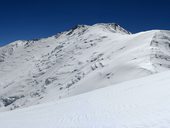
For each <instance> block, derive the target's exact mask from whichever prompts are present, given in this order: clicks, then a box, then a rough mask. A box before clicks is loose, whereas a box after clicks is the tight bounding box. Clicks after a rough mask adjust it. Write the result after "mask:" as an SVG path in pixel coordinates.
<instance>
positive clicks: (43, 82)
mask: <svg viewBox="0 0 170 128" xmlns="http://www.w3.org/2000/svg"><path fill="white" fill-rule="evenodd" d="M169 51H170V31H163V30H152V31H146V32H140V33H136V34H131V33H130V32H128V31H127V30H125V29H123V28H122V27H120V26H119V25H117V24H115V23H108V24H107V23H100V24H95V25H92V26H89V25H77V26H76V27H74V28H72V29H71V30H68V31H65V32H62V33H59V34H57V35H54V36H51V37H49V38H43V39H34V40H27V41H22V40H20V41H15V42H13V43H11V44H8V45H6V46H3V47H0V111H7V110H13V109H16V108H21V107H27V106H31V105H35V104H40V103H44V102H49V101H54V100H59V99H62V98H65V97H69V96H73V95H76V94H81V93H84V92H88V91H91V90H94V89H98V88H102V87H106V86H109V85H113V84H116V83H120V82H123V81H127V80H132V79H136V78H140V77H143V76H148V75H151V74H154V73H158V72H162V71H167V70H169V68H170V52H169Z"/></svg>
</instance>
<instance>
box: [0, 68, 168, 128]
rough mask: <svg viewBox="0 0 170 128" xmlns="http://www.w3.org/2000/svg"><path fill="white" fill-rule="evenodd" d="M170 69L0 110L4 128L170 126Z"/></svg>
mask: <svg viewBox="0 0 170 128" xmlns="http://www.w3.org/2000/svg"><path fill="white" fill-rule="evenodd" d="M169 78H170V71H168V72H163V73H159V74H156V75H151V76H148V77H144V78H140V79H137V80H132V81H127V82H123V83H121V84H115V85H112V86H109V87H105V88H102V89H97V90H95V91H92V92H88V93H84V94H81V95H77V96H73V97H69V98H65V99H62V100H60V101H56V102H51V103H47V104H41V105H37V106H32V107H29V108H24V109H18V110H14V111H10V112H1V113H0V127H3V128H169V126H170V100H169V96H170V86H169V85H170V79H169Z"/></svg>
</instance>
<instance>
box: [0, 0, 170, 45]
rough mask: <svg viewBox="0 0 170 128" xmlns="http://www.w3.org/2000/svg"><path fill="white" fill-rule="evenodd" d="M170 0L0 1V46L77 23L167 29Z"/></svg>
mask: <svg viewBox="0 0 170 128" xmlns="http://www.w3.org/2000/svg"><path fill="white" fill-rule="evenodd" d="M169 6H170V0H67V1H66V0H62V1H61V0H60V1H59V0H1V1H0V46H2V45H5V44H7V43H10V42H12V41H15V40H19V39H22V40H24V39H25V40H26V39H33V38H42V37H48V36H51V35H54V34H56V33H58V32H62V31H65V30H68V29H70V28H72V27H73V26H75V25H76V24H89V25H91V24H95V23H102V22H104V23H107V22H108V23H112V22H115V23H118V24H119V25H121V26H122V27H124V28H125V29H127V30H129V31H131V32H132V33H136V32H139V31H144V30H151V29H166V30H170V7H169Z"/></svg>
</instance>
